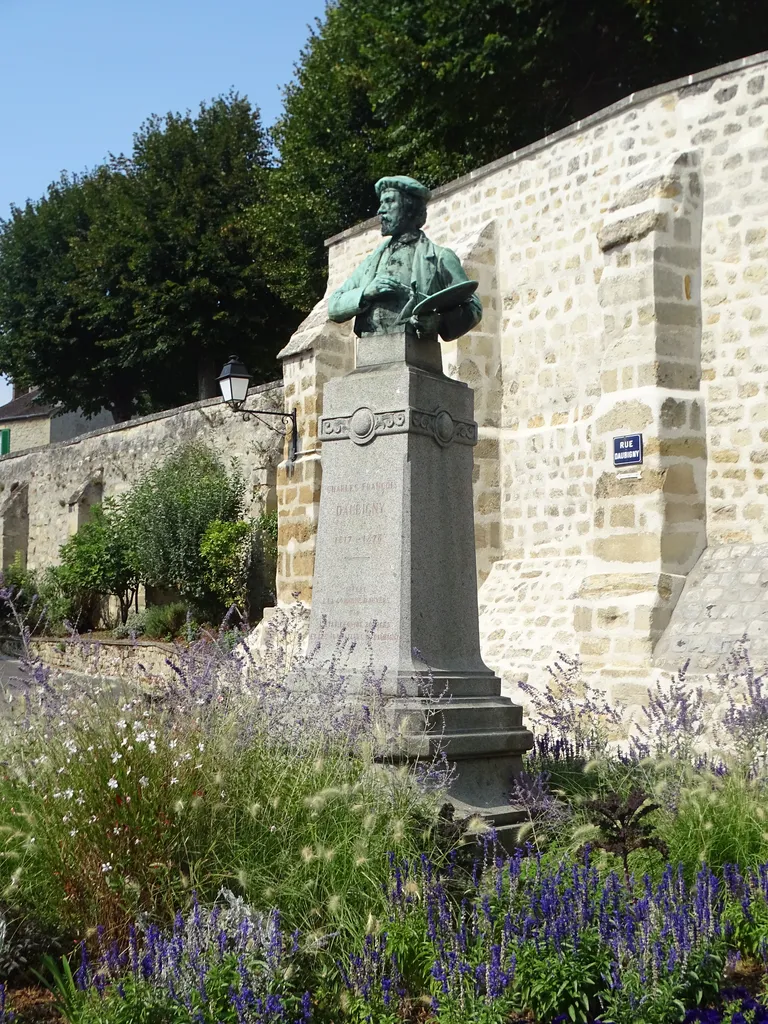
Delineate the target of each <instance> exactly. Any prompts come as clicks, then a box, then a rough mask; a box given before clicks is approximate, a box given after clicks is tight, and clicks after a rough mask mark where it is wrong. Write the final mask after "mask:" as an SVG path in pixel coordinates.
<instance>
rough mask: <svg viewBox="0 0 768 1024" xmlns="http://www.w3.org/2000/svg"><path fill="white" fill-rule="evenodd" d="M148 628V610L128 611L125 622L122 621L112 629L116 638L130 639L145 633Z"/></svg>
mask: <svg viewBox="0 0 768 1024" xmlns="http://www.w3.org/2000/svg"><path fill="white" fill-rule="evenodd" d="M145 628H146V611H140V612H137V611H132V612H128V617H127V618H126V620H125V622H121V623H120V624H119V625H117V626H115V628H114V629H113V630H112V636H113V637H114V638H115V640H129V639H131V638H133V637H140V636H143V635H144V631H145Z"/></svg>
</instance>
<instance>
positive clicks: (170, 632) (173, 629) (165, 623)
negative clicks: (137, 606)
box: [142, 601, 198, 640]
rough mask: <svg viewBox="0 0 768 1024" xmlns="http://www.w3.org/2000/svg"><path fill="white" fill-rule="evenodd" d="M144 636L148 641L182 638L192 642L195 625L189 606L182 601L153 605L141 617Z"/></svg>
mask: <svg viewBox="0 0 768 1024" xmlns="http://www.w3.org/2000/svg"><path fill="white" fill-rule="evenodd" d="M142 621H143V625H144V636H145V637H146V638H147V639H148V640H175V639H176V637H179V636H183V637H184V638H185V639H187V640H194V638H195V634H196V633H197V628H198V627H197V624H196V623H195V622H194V621H193V619H192V617H191V612H190V609H189V605H187V604H186V603H185V602H184V601H174V602H173V603H172V604H153V605H150V607H149V608H147V609H145V611H144V615H143V620H142Z"/></svg>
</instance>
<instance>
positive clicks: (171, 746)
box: [168, 740, 179, 750]
mask: <svg viewBox="0 0 768 1024" xmlns="http://www.w3.org/2000/svg"><path fill="white" fill-rule="evenodd" d="M178 742H179V741H178V740H171V741H170V742H169V744H168V748H169V749H170V750H175V749H176V745H177V744H178Z"/></svg>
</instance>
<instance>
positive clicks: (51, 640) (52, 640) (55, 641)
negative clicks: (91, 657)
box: [30, 633, 176, 654]
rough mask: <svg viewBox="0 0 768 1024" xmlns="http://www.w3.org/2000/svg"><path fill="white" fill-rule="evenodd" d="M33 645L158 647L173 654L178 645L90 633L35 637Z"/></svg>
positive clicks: (58, 646)
mask: <svg viewBox="0 0 768 1024" xmlns="http://www.w3.org/2000/svg"><path fill="white" fill-rule="evenodd" d="M30 643H31V644H33V645H39V646H41V647H42V646H45V645H48V646H53V647H56V648H61V647H64V648H67V647H81V646H83V645H85V646H88V647H156V648H157V649H158V650H159V651H166V652H167V653H169V654H172V653H173V652H174V651H175V650H176V645H175V644H172V643H169V642H168V641H166V640H139V639H136V640H131V639H127V640H118V639H116V638H115V639H111V638H109V637H101V636H96V637H94V636H91V634H90V633H78V634H77V635H76V636H58V637H56V636H33V637H32V638H31V640H30Z"/></svg>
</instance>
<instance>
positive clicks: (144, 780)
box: [139, 775, 149, 786]
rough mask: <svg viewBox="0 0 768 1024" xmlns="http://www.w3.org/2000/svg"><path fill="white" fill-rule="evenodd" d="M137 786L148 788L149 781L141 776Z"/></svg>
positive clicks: (144, 776)
mask: <svg viewBox="0 0 768 1024" xmlns="http://www.w3.org/2000/svg"><path fill="white" fill-rule="evenodd" d="M139 785H140V786H148V785H149V779H148V778H147V776H146V775H142V776H141V778H140V779H139Z"/></svg>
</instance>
